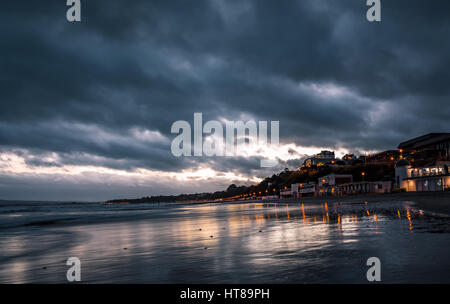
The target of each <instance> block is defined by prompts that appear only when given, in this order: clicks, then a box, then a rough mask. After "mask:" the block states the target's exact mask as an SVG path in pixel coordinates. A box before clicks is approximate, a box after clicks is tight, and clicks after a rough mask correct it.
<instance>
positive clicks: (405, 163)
mask: <svg viewBox="0 0 450 304" xmlns="http://www.w3.org/2000/svg"><path fill="white" fill-rule="evenodd" d="M410 165H411V163H410V162H409V161H408V160H407V159H406V158H403V159H400V160H399V161H397V162H396V163H395V167H405V166H410Z"/></svg>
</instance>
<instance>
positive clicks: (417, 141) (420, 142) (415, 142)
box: [398, 133, 450, 149]
mask: <svg viewBox="0 0 450 304" xmlns="http://www.w3.org/2000/svg"><path fill="white" fill-rule="evenodd" d="M445 140H450V133H428V134H425V135H422V136H419V137H416V138H413V139H410V140H407V141H404V142H402V143H400V144H399V145H398V148H399V149H417V148H420V147H424V146H428V145H432V144H435V143H438V142H441V141H445Z"/></svg>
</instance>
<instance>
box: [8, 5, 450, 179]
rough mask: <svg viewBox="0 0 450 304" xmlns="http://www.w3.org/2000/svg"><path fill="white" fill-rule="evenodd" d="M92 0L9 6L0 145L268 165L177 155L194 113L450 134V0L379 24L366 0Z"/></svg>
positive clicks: (334, 129) (361, 144) (313, 139)
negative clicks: (179, 123) (77, 13)
mask: <svg viewBox="0 0 450 304" xmlns="http://www.w3.org/2000/svg"><path fill="white" fill-rule="evenodd" d="M81 2H82V22H81V23H69V22H67V21H66V19H65V14H66V10H67V7H66V5H65V1H63V0H61V1H33V2H30V3H27V2H24V1H4V3H2V9H1V11H0V23H1V26H0V35H1V37H2V39H0V52H1V57H0V67H1V72H0V102H1V111H0V145H1V147H2V151H11V149H26V150H28V151H30V152H29V154H27V155H28V157H27V162H28V163H29V164H35V165H42V166H51V165H55V166H57V165H60V166H61V165H64V164H81V165H102V166H106V167H110V168H116V169H119V168H121V169H127V170H133V169H135V168H148V169H154V170H162V171H177V170H183V169H186V168H194V167H200V166H209V167H211V168H215V169H216V170H219V171H229V172H235V173H243V174H246V175H249V176H251V175H260V176H265V174H266V173H267V172H266V171H258V169H259V159H258V158H247V159H245V158H235V159H230V158H190V159H189V158H183V159H177V158H175V157H173V156H172V155H171V153H170V139H171V138H172V137H173V136H172V135H171V134H170V126H171V124H172V123H173V122H174V121H176V120H188V121H192V118H193V113H194V112H202V113H203V116H204V120H211V119H218V118H227V119H230V120H238V119H240V117H242V115H243V116H244V117H251V118H254V119H256V120H279V121H280V134H281V142H284V143H290V142H295V143H297V144H298V145H301V146H317V147H331V148H333V147H334V148H338V147H341V148H347V149H350V150H352V151H358V150H381V149H389V148H393V147H395V146H396V145H397V144H398V142H400V141H402V140H405V139H408V138H410V137H413V136H418V135H421V134H423V133H426V132H439V131H444V132H445V131H448V130H449V127H450V125H449V123H448V117H449V116H450V107H449V106H448V101H449V97H450V86H448V83H449V80H450V75H449V71H450V70H449V66H450V62H449V61H450V57H449V56H448V54H449V53H450V41H449V40H448V36H449V34H450V21H449V18H448V16H449V13H450V4H449V3H448V1H433V2H432V3H430V2H426V1H419V0H417V1H407V0H403V1H382V22H381V23H369V22H367V20H366V19H365V13H366V9H367V7H366V5H365V2H366V1H365V0H347V1H333V0H307V1H275V0H262V1H261V0H259V1H256V0H255V1H240V0H239V1H238V0H227V1H225V0H223V1H219V0H209V1H133V2H126V1H119V0H109V1H106V0H104V1H83V0H82V1H81ZM133 130H150V131H152V132H157V134H160V135H161V138H159V139H157V140H150V141H145V140H142V139H141V138H139V136H136V134H134V135H133V132H132V131H133ZM51 152H57V153H58V154H59V159H58V160H57V162H56V163H55V162H47V161H45V160H41V158H42V157H41V156H42V155H46V154H48V153H51ZM30 155H31V156H30ZM33 155H34V156H33ZM299 158H301V156H300V155H299ZM292 162H294V161H290V162H288V163H286V164H288V165H289V164H291V163H292ZM283 165H285V164H284V163H282V164H280V166H283ZM258 172H259V174H258Z"/></svg>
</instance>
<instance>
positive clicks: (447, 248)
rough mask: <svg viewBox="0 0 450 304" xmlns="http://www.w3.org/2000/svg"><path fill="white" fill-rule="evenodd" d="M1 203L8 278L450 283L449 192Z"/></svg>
mask: <svg viewBox="0 0 450 304" xmlns="http://www.w3.org/2000/svg"><path fill="white" fill-rule="evenodd" d="M435 195H436V194H432V195H431V196H430V194H429V193H427V194H426V195H424V194H417V193H416V194H408V193H406V194H405V193H402V194H392V195H373V196H354V197H346V198H323V199H303V200H298V199H297V200H282V201H280V200H277V201H271V202H262V201H257V202H234V203H211V204H194V205H191V204H159V205H158V204H156V205H155V204H129V205H104V204H96V203H76V204H67V203H45V204H44V203H32V204H20V203H10V204H7V203H6V204H1V205H0V223H1V225H2V226H1V229H2V233H1V234H0V283H66V282H67V280H66V271H67V270H68V266H66V264H65V263H66V261H67V259H68V258H69V257H78V258H79V259H80V260H81V265H82V266H81V267H82V275H81V278H82V282H84V283H367V279H366V271H367V269H368V267H367V266H366V261H367V259H368V258H369V257H379V258H380V260H381V263H382V282H384V283H450V276H449V275H448V273H450V261H449V259H448V256H450V227H449V216H448V215H446V214H441V213H443V211H445V210H446V208H447V206H446V205H445V202H446V199H447V198H448V195H447V193H445V195H443V194H442V193H441V195H443V196H442V197H441V198H439V197H436V196H435Z"/></svg>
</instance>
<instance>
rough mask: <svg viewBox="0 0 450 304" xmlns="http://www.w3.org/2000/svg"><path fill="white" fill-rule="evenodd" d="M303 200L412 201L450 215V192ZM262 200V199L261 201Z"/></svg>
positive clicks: (293, 200) (429, 209)
mask: <svg viewBox="0 0 450 304" xmlns="http://www.w3.org/2000/svg"><path fill="white" fill-rule="evenodd" d="M298 200H299V199H282V200H277V201H279V202H281V203H284V202H286V203H289V202H298ZM301 201H302V202H304V203H309V202H311V203H312V202H319V201H327V202H342V201H345V202H379V201H384V202H386V201H393V202H394V201H397V202H398V201H412V202H414V203H415V204H416V206H417V207H418V208H420V209H423V210H425V211H431V212H436V213H443V214H447V215H450V192H404V193H389V194H366V195H351V196H338V197H332V196H329V197H323V196H322V197H308V198H302V199H301ZM259 202H261V201H259Z"/></svg>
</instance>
